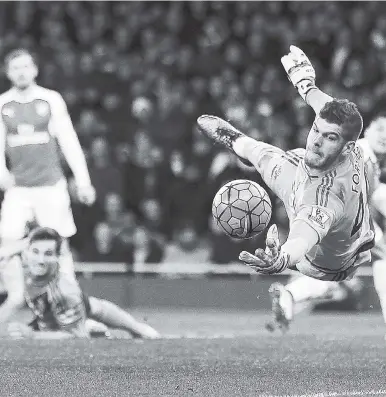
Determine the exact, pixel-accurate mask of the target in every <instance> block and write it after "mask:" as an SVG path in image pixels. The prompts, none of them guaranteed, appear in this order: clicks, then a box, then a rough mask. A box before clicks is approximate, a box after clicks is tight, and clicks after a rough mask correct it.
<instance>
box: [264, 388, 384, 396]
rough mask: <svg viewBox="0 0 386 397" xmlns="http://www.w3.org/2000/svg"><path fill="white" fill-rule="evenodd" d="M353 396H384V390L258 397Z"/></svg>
mask: <svg viewBox="0 0 386 397" xmlns="http://www.w3.org/2000/svg"><path fill="white" fill-rule="evenodd" d="M354 396H386V389H385V390H369V391H355V390H353V391H342V392H329V393H310V394H280V395H279V394H261V395H260V396H259V397H354Z"/></svg>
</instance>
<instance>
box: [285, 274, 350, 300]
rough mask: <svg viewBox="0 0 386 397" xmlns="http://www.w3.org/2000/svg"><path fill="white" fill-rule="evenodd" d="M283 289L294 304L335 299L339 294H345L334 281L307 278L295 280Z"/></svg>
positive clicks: (301, 277) (302, 277)
mask: <svg viewBox="0 0 386 397" xmlns="http://www.w3.org/2000/svg"><path fill="white" fill-rule="evenodd" d="M285 289H286V290H287V291H288V292H290V293H291V295H292V297H293V299H294V303H300V302H305V301H313V300H318V301H319V300H326V299H332V298H333V297H334V298H336V299H337V298H338V295H339V294H340V292H341V293H342V294H344V293H346V291H345V290H343V289H342V288H340V286H339V284H338V283H337V282H335V281H322V280H317V279H314V278H311V277H307V276H300V277H298V278H296V279H295V280H294V281H292V282H290V283H289V284H287V285H286V287H285ZM341 290H342V291H341Z"/></svg>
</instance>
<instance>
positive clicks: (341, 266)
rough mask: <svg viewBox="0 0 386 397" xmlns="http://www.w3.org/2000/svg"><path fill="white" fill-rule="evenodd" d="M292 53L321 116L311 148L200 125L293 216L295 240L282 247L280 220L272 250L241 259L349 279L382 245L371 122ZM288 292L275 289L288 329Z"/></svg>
mask: <svg viewBox="0 0 386 397" xmlns="http://www.w3.org/2000/svg"><path fill="white" fill-rule="evenodd" d="M290 50H291V51H290V53H289V54H288V55H286V56H284V57H282V64H283V67H284V69H285V71H286V73H287V75H288V78H289V80H290V81H291V82H292V84H293V85H294V86H295V87H296V88H297V89H298V91H299V94H300V95H301V96H302V98H303V99H304V100H305V101H306V102H307V103H308V104H309V105H310V106H311V107H312V108H313V109H314V111H315V113H316V117H315V120H314V123H313V125H312V128H311V130H310V132H309V135H308V138H307V144H306V149H305V150H304V149H296V150H293V151H289V152H284V151H283V150H281V149H279V148H277V147H274V146H272V145H269V144H266V143H264V142H259V141H256V140H254V139H252V138H250V137H247V136H245V135H244V134H243V133H242V132H240V131H238V130H237V129H235V128H234V127H233V126H232V125H230V124H229V123H228V122H226V121H224V120H222V119H220V118H218V117H214V116H205V115H204V116H201V117H199V119H198V125H199V128H200V130H201V131H202V132H203V133H204V134H205V135H207V136H208V137H209V138H211V139H212V140H213V141H214V142H216V143H219V144H222V145H224V146H225V147H226V148H227V149H229V150H231V151H233V152H234V153H235V154H236V155H237V156H238V157H239V158H240V159H241V160H243V161H244V162H245V163H247V164H249V165H253V166H254V167H255V168H256V170H257V171H258V172H259V173H260V174H261V176H262V178H263V180H264V182H265V183H266V184H267V185H268V187H269V188H270V189H271V190H272V191H273V192H274V193H275V194H276V195H277V196H278V198H279V199H280V200H282V201H283V203H284V206H285V208H286V211H287V214H288V217H289V220H290V230H289V235H288V239H287V241H286V242H285V243H284V244H283V245H282V246H281V247H280V244H279V238H278V233H277V228H276V225H273V226H271V228H270V229H269V230H268V233H267V240H266V248H265V250H264V249H257V250H256V251H255V253H254V254H251V253H249V252H245V251H243V252H241V253H240V255H239V259H240V260H241V261H242V262H244V263H245V264H246V265H248V266H250V267H251V268H253V269H254V270H255V271H256V272H258V273H260V274H276V273H281V272H283V271H284V270H285V269H292V270H298V271H299V272H300V273H302V274H304V275H306V276H308V277H310V278H314V279H318V280H324V281H335V282H338V281H343V280H347V279H349V278H351V277H353V275H354V274H355V272H356V270H357V268H358V266H360V265H362V264H367V263H370V261H371V253H370V249H371V248H372V247H373V246H374V232H373V230H372V229H373V228H372V221H371V216H370V210H369V205H368V181H367V177H366V169H365V168H366V167H365V162H364V159H363V152H362V149H361V148H360V147H358V146H357V145H356V141H357V140H358V138H359V136H360V134H361V131H362V128H363V120H362V117H361V115H360V113H359V111H358V109H357V107H356V105H355V104H354V103H352V102H349V101H348V100H346V99H345V100H341V99H334V98H332V97H330V96H329V95H327V94H325V93H324V92H322V91H321V90H319V89H318V88H317V87H316V86H315V70H314V68H313V67H312V65H311V63H310V61H309V59H308V58H307V56H306V55H305V54H304V52H303V51H302V50H300V49H299V48H297V47H295V46H291V48H290ZM282 292H283V288H282V287H279V286H278V285H273V286H272V288H270V295H271V299H272V309H273V314H274V321H275V322H276V324H277V325H279V326H281V327H286V325H287V324H288V321H287V319H286V316H285V313H284V312H283V310H282V306H281V305H280V300H281V297H282ZM303 292H304V291H303ZM294 299H296V298H295V297H294Z"/></svg>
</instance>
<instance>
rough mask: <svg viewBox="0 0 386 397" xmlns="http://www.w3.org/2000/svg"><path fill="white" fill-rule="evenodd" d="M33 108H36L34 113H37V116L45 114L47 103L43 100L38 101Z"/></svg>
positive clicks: (47, 110)
mask: <svg viewBox="0 0 386 397" xmlns="http://www.w3.org/2000/svg"><path fill="white" fill-rule="evenodd" d="M35 108H36V113H37V114H38V115H39V116H41V117H44V116H47V114H48V112H49V107H48V104H47V103H45V102H38V103H37V104H36V105H35Z"/></svg>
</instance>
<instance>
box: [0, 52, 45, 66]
mask: <svg viewBox="0 0 386 397" xmlns="http://www.w3.org/2000/svg"><path fill="white" fill-rule="evenodd" d="M23 55H28V56H30V57H31V58H32V61H33V63H34V64H35V65H36V66H37V61H36V57H35V55H34V54H33V53H32V52H31V51H29V50H27V49H26V48H17V49H16V50H13V51H11V52H9V53H8V54H7V55H6V57H5V59H4V64H5V67H6V68H8V65H9V63H10V62H11V61H12V60H13V59H15V58H18V57H21V56H23Z"/></svg>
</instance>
